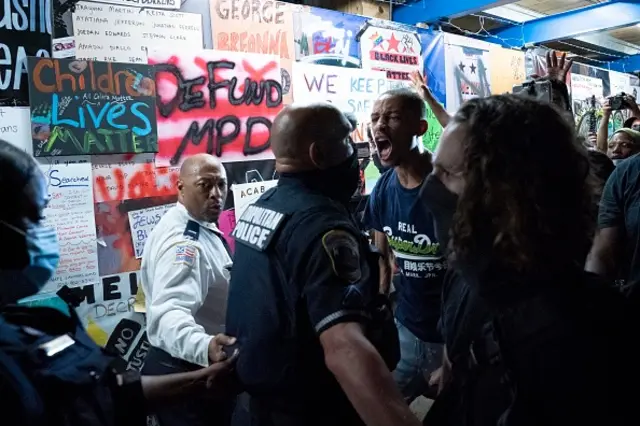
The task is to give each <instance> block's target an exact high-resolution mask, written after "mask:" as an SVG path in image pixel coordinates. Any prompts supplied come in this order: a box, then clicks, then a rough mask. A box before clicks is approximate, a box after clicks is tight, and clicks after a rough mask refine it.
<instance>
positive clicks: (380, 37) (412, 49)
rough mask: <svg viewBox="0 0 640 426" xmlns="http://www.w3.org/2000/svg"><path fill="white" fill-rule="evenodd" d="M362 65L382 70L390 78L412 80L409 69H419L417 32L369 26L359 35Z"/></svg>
mask: <svg viewBox="0 0 640 426" xmlns="http://www.w3.org/2000/svg"><path fill="white" fill-rule="evenodd" d="M360 49H361V51H362V53H361V57H362V68H363V69H368V70H384V71H386V73H387V78H389V79H392V80H411V77H410V76H409V74H410V73H411V72H412V71H422V60H421V59H420V52H421V46H420V39H419V38H418V34H417V33H411V32H407V31H399V30H391V29H387V28H378V27H374V26H370V27H368V28H367V29H366V30H365V31H364V33H363V34H362V37H361V38H360Z"/></svg>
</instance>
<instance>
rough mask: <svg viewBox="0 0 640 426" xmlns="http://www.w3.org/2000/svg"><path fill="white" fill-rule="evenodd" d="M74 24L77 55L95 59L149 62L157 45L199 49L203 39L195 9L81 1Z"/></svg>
mask: <svg viewBox="0 0 640 426" xmlns="http://www.w3.org/2000/svg"><path fill="white" fill-rule="evenodd" d="M143 1H145V0H143ZM175 1H177V3H178V5H180V0H175ZM128 4H131V3H128ZM73 28H74V33H75V39H76V58H78V59H86V60H94V61H108V62H128V63H134V64H146V63H147V52H148V51H149V50H150V49H152V48H154V47H162V48H165V49H166V48H169V49H174V50H179V49H181V48H184V49H200V48H202V43H203V39H202V16H201V15H199V14H196V13H184V12H174V11H166V10H155V9H140V8H137V7H125V6H112V5H107V4H100V3H94V2H80V3H78V5H77V7H76V11H75V12H74V14H73Z"/></svg>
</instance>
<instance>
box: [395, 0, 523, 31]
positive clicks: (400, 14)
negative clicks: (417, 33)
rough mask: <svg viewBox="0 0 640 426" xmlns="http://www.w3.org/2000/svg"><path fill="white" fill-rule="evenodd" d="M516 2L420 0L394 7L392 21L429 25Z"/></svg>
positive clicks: (498, 0) (511, 0)
mask: <svg viewBox="0 0 640 426" xmlns="http://www.w3.org/2000/svg"><path fill="white" fill-rule="evenodd" d="M515 1H517V0H497V1H496V0H420V1H418V2H416V3H407V4H399V5H394V6H393V8H392V9H393V10H392V20H393V21H395V22H400V23H401V24H407V25H415V24H417V23H419V22H426V23H427V24H431V23H434V22H438V21H439V20H441V19H443V18H458V17H460V16H465V15H469V14H470V13H476V12H480V11H482V10H485V9H489V8H492V7H496V6H501V5H505V4H509V3H514V2H515Z"/></svg>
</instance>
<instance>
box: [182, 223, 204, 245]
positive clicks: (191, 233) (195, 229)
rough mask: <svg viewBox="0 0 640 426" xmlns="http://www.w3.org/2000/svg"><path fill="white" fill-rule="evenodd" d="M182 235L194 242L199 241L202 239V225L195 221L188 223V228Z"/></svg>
mask: <svg viewBox="0 0 640 426" xmlns="http://www.w3.org/2000/svg"><path fill="white" fill-rule="evenodd" d="M182 235H183V236H184V237H185V238H187V239H189V240H192V241H198V238H199V237H200V224H199V223H198V222H196V221H194V220H190V221H189V222H187V226H186V227H185V228H184V232H183V233H182Z"/></svg>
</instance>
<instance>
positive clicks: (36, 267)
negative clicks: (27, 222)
mask: <svg viewBox="0 0 640 426" xmlns="http://www.w3.org/2000/svg"><path fill="white" fill-rule="evenodd" d="M0 223H2V224H3V225H4V226H6V227H7V228H9V229H11V230H13V231H15V232H17V233H19V234H21V235H23V236H24V237H25V242H26V245H27V253H28V255H29V263H28V264H27V266H26V267H25V268H24V269H23V270H22V274H23V275H24V276H25V277H26V278H27V279H28V281H29V282H30V283H32V284H33V286H34V287H35V291H33V290H34V289H24V291H21V293H29V294H25V295H23V296H22V297H26V296H29V295H31V294H33V293H37V292H38V291H40V289H42V287H44V285H45V284H46V283H47V282H48V281H49V280H50V279H51V277H52V276H53V274H54V272H55V271H56V268H57V267H58V262H59V261H60V251H59V247H58V238H57V236H56V232H55V230H54V229H53V228H50V227H46V226H41V225H34V226H31V227H29V228H28V229H27V230H26V231H23V230H22V229H19V228H16V227H15V226H13V225H11V224H9V223H6V222H0ZM3 291H4V290H3Z"/></svg>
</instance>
